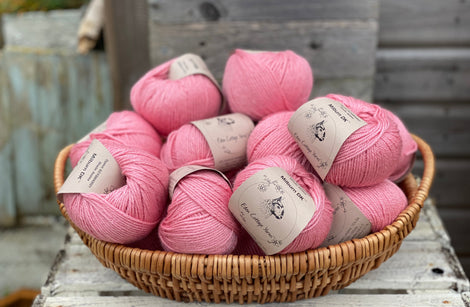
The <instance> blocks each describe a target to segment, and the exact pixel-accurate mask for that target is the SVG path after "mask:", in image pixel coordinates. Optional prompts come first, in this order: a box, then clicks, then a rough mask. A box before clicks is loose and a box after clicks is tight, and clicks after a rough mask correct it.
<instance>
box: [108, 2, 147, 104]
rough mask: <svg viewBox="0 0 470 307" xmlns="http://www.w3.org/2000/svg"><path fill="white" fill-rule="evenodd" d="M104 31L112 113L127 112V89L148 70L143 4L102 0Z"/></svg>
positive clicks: (145, 11) (145, 12)
mask: <svg viewBox="0 0 470 307" xmlns="http://www.w3.org/2000/svg"><path fill="white" fill-rule="evenodd" d="M104 31H105V44H106V53H107V55H108V63H109V65H110V70H111V77H112V81H113V89H114V92H113V97H114V109H115V110H120V109H130V108H131V106H130V98H129V97H130V91H131V88H132V86H133V85H134V83H135V82H137V80H139V79H140V77H141V76H142V75H143V74H144V73H145V72H146V71H147V70H149V69H150V56H149V43H148V3H147V0H138V1H136V0H127V1H123V0H122V1H111V0H106V1H105V26H104Z"/></svg>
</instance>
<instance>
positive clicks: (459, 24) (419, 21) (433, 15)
mask: <svg viewBox="0 0 470 307" xmlns="http://www.w3.org/2000/svg"><path fill="white" fill-rule="evenodd" d="M469 29H470V3H469V2H468V1H464V0H446V1H442V0H381V1H380V32H379V43H380V45H382V46H389V45H396V46H400V45H406V46H416V45H420V46H446V45H447V46H449V45H454V46H462V45H466V46H468V44H469V43H470V31H469Z"/></svg>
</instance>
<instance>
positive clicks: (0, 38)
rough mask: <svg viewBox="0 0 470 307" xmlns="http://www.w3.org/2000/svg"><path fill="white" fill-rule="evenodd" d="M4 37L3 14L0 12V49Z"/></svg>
mask: <svg viewBox="0 0 470 307" xmlns="http://www.w3.org/2000/svg"><path fill="white" fill-rule="evenodd" d="M4 43H5V39H4V38H3V14H0V49H2V48H3V44H4Z"/></svg>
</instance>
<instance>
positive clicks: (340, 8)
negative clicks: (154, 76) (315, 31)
mask: <svg viewBox="0 0 470 307" xmlns="http://www.w3.org/2000/svg"><path fill="white" fill-rule="evenodd" d="M148 2H149V10H150V16H151V18H152V21H154V22H158V23H159V24H187V23H198V22H204V21H209V22H211V21H270V22H284V21H292V20H295V21H300V20H369V19H377V18H378V11H379V10H378V6H379V2H378V1H376V0H359V1H354V2H352V1H348V0H331V1H317V0H316V1H309V0H294V1H282V0H258V1H250V0H213V1H203V0H197V1H193V0H177V1H175V0H149V1H148Z"/></svg>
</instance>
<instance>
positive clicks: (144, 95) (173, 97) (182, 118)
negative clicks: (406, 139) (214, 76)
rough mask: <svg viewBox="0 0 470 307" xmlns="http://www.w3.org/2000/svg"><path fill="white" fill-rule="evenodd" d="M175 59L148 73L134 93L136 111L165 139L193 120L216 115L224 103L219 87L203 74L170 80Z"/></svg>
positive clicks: (133, 105) (132, 94)
mask: <svg viewBox="0 0 470 307" xmlns="http://www.w3.org/2000/svg"><path fill="white" fill-rule="evenodd" d="M174 60H175V59H172V60H170V61H167V62H165V63H163V64H161V65H159V66H157V67H155V68H154V69H152V70H150V71H149V72H147V73H146V74H145V75H144V76H143V77H142V78H140V80H139V81H137V83H135V84H134V86H133V87H132V90H131V104H132V107H133V108H134V110H135V111H136V112H137V113H139V114H140V115H142V117H143V118H145V119H146V120H147V121H149V122H150V123H151V124H152V125H153V126H154V127H155V129H157V131H158V132H159V133H160V134H161V135H164V136H167V135H168V134H169V133H170V132H171V131H173V130H176V129H178V128H179V127H181V126H182V125H184V124H187V123H189V122H191V121H194V120H199V119H204V118H209V117H213V116H216V115H217V114H218V112H219V108H220V105H221V102H222V95H221V93H220V91H219V90H218V88H217V86H216V85H215V84H214V83H212V81H211V80H210V79H209V78H208V77H206V76H204V75H200V74H196V75H190V76H186V77H184V78H181V79H177V80H170V79H168V75H169V71H170V66H171V64H172V63H173V61H174Z"/></svg>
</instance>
